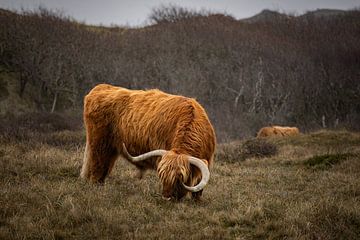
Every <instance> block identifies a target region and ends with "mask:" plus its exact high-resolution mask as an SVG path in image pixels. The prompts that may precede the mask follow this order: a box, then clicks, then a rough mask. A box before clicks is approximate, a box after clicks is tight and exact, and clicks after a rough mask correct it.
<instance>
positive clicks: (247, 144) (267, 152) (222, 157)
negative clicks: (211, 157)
mask: <svg viewBox="0 0 360 240" xmlns="http://www.w3.org/2000/svg"><path fill="white" fill-rule="evenodd" d="M277 153H278V147H277V146H276V145H275V144H274V143H271V142H268V141H266V140H265V139H256V138H254V139H249V140H245V141H242V142H232V143H230V144H222V145H221V146H220V147H219V148H218V149H217V152H216V157H217V159H219V161H225V162H239V161H244V160H246V159H247V158H251V157H256V158H263V157H271V156H274V155H276V154H277Z"/></svg>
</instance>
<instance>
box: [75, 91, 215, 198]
mask: <svg viewBox="0 0 360 240" xmlns="http://www.w3.org/2000/svg"><path fill="white" fill-rule="evenodd" d="M84 122H85V127H86V149H85V155H84V162H83V166H82V170H81V177H82V178H85V179H89V180H90V181H92V182H100V183H101V182H104V181H105V178H106V176H107V175H108V174H109V173H110V172H111V169H112V167H113V166H114V163H115V160H116V158H117V157H118V155H124V154H123V150H122V143H123V142H124V143H125V145H126V147H127V149H128V151H129V153H130V154H131V155H140V154H142V153H145V152H149V151H152V150H155V149H165V150H171V151H169V152H168V153H167V154H165V155H164V156H163V157H153V158H150V159H147V160H144V161H141V162H131V163H133V164H134V165H135V166H136V167H137V168H138V169H139V170H140V173H142V172H143V171H144V170H146V169H155V170H157V172H158V176H159V178H160V181H161V183H162V186H163V196H164V197H176V198H177V199H180V198H181V197H183V196H184V195H185V194H186V193H187V191H186V190H185V189H184V188H183V187H182V183H185V184H186V185H188V186H193V185H195V184H197V183H198V182H199V181H200V180H201V172H200V171H199V169H197V168H196V167H194V166H192V165H190V164H189V162H188V161H187V159H186V156H189V155H190V156H194V157H197V158H199V159H202V160H203V161H204V162H205V163H206V164H208V165H210V164H211V163H212V162H213V158H214V151H215V142H216V141H215V132H214V129H213V127H212V125H211V123H210V121H209V119H208V117H207V115H206V112H205V110H204V109H203V108H202V107H201V106H200V104H199V103H198V102H197V101H196V100H194V99H191V98H186V97H183V96H177V95H170V94H167V93H164V92H161V91H159V90H148V91H142V90H128V89H125V88H121V87H115V86H111V85H108V84H100V85H98V86H96V87H95V88H93V89H92V90H91V91H90V93H89V94H88V95H87V96H86V97H85V99H84ZM141 175H142V174H140V176H141ZM201 193H202V191H199V192H197V193H192V194H193V197H195V198H199V197H200V196H201Z"/></svg>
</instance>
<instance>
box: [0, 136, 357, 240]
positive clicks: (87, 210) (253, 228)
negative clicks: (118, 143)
mask: <svg viewBox="0 0 360 240" xmlns="http://www.w3.org/2000/svg"><path fill="white" fill-rule="evenodd" d="M84 141H85V136H84V133H83V132H82V131H67V130H65V131H48V132H46V133H38V132H29V131H26V130H24V131H23V130H21V129H20V130H18V131H17V132H15V133H11V134H9V133H7V134H2V135H1V136H0V191H1V192H0V239H360V134H359V133H351V132H346V131H337V132H333V131H320V132H315V133H311V134H306V135H301V136H298V137H290V138H278V139H272V140H269V144H272V145H273V146H275V147H276V149H277V153H276V154H275V155H272V156H270V157H252V156H251V155H249V154H248V155H244V154H243V152H244V151H243V149H242V148H243V146H244V145H243V142H234V143H229V144H223V145H219V146H218V155H217V159H216V162H215V164H214V166H213V169H212V171H211V174H212V175H211V180H210V182H209V184H208V186H207V187H206V189H205V191H204V194H203V200H202V201H201V202H199V203H198V202H194V201H192V200H191V199H190V198H186V199H183V200H182V201H180V202H173V201H170V202H168V201H164V200H162V198H161V195H160V193H161V190H160V185H159V181H158V179H157V176H156V174H155V172H147V174H146V175H145V177H144V178H143V179H142V180H139V179H137V178H136V177H135V173H136V172H135V169H134V167H132V166H131V165H130V164H128V163H127V162H125V161H121V159H119V160H118V161H117V163H116V166H115V168H114V171H113V172H112V174H111V176H110V178H108V179H107V182H106V184H105V185H104V186H98V185H92V184H89V183H87V182H84V181H82V180H80V179H79V171H80V167H81V162H82V155H83V151H84ZM237 154H238V155H237ZM229 155H231V157H229Z"/></svg>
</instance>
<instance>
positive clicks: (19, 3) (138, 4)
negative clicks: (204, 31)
mask: <svg viewBox="0 0 360 240" xmlns="http://www.w3.org/2000/svg"><path fill="white" fill-rule="evenodd" d="M169 3H172V4H176V5H178V6H182V7H187V8H189V9H198V10H201V9H206V10H211V11H214V12H226V13H228V14H230V15H232V16H233V17H235V18H236V19H241V18H247V17H250V16H253V15H255V14H257V13H259V12H260V11H261V10H263V9H271V10H277V11H280V12H289V13H295V14H302V13H304V12H305V11H308V10H315V9H318V8H329V9H344V10H347V9H351V8H354V7H358V8H359V7H360V0H247V1H245V0H183V1H175V0H0V8H5V9H10V10H14V9H16V10H21V9H30V10H32V9H34V8H38V7H39V6H40V5H41V6H43V7H46V8H48V9H56V10H61V11H62V12H64V13H65V15H67V16H71V17H73V18H74V19H76V20H78V21H83V22H85V23H87V24H91V25H100V24H101V25H105V26H109V25H111V24H115V25H120V26H121V25H129V26H139V25H144V24H146V23H147V22H146V21H147V18H148V16H149V14H150V12H151V9H152V8H154V7H158V6H159V5H161V4H165V5H166V4H169Z"/></svg>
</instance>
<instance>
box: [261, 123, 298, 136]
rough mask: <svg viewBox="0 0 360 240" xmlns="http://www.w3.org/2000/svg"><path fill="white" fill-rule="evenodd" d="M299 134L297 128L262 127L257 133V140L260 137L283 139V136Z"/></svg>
mask: <svg viewBox="0 0 360 240" xmlns="http://www.w3.org/2000/svg"><path fill="white" fill-rule="evenodd" d="M299 133H300V131H299V129H298V128H297V127H281V126H271V127H263V128H261V129H260V130H259V132H258V133H257V136H256V137H258V138H260V137H275V136H276V137H284V136H295V135H298V134H299Z"/></svg>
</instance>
